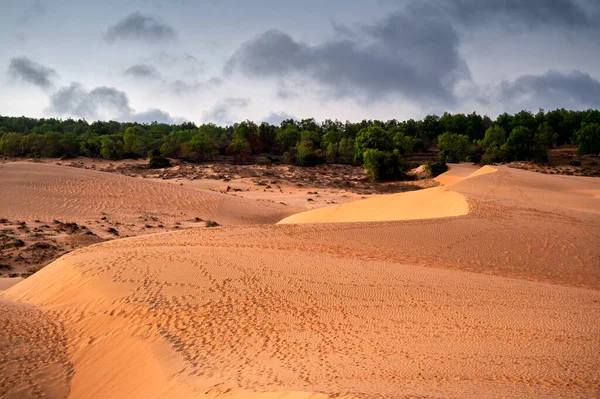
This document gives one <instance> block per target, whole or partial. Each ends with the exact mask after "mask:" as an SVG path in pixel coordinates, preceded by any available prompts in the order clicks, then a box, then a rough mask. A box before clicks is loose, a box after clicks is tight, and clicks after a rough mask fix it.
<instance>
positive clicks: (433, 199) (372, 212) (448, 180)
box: [279, 165, 497, 224]
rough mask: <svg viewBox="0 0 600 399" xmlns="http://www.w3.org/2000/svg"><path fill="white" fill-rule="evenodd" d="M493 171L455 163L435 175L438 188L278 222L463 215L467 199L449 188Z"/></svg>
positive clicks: (352, 220)
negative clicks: (449, 168)
mask: <svg viewBox="0 0 600 399" xmlns="http://www.w3.org/2000/svg"><path fill="white" fill-rule="evenodd" d="M496 171H497V169H495V168H493V167H491V166H485V167H483V168H481V169H476V168H473V167H472V166H463V165H454V166H453V167H452V169H451V170H450V171H449V172H447V173H444V174H442V175H440V176H438V177H437V178H436V180H437V181H438V182H439V183H440V184H442V186H441V187H432V188H427V189H424V190H419V191H412V192H407V193H398V194H388V195H378V196H375V197H373V198H369V199H366V200H363V201H355V202H349V203H345V204H339V205H333V206H329V207H326V208H320V209H315V210H311V211H307V212H303V213H297V214H295V215H292V216H288V217H287V218H285V219H283V220H281V221H280V222H279V223H280V224H297V223H340V222H379V221H391V220H415V219H437V218H443V217H452V216H460V215H466V214H467V213H468V212H469V204H468V203H467V200H466V198H465V197H464V196H463V195H461V194H460V193H458V192H456V191H453V190H451V189H450V188H451V187H452V186H453V185H454V184H456V183H458V182H460V181H463V180H466V179H470V178H474V177H477V176H481V175H485V174H488V173H494V172H496Z"/></svg>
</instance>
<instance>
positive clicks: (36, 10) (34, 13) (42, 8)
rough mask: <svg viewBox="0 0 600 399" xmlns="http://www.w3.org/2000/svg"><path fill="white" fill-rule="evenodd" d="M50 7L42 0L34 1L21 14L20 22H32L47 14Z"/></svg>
mask: <svg viewBox="0 0 600 399" xmlns="http://www.w3.org/2000/svg"><path fill="white" fill-rule="evenodd" d="M47 11H48V7H47V6H46V4H45V3H42V2H41V1H40V0H36V1H34V2H33V3H32V4H31V5H30V6H29V7H28V8H27V9H26V10H25V11H24V12H23V15H21V18H19V22H30V21H31V20H32V19H34V18H36V17H39V16H41V15H44V14H46V12H47Z"/></svg>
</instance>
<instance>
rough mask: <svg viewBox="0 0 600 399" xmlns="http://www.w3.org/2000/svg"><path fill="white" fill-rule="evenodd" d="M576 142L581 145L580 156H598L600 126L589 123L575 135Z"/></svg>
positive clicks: (599, 151)
mask: <svg viewBox="0 0 600 399" xmlns="http://www.w3.org/2000/svg"><path fill="white" fill-rule="evenodd" d="M575 141H576V142H577V144H579V150H578V151H577V152H578V153H579V154H591V155H598V153H600V124H598V123H589V124H587V125H585V126H583V127H582V128H581V129H579V130H578V131H577V133H575Z"/></svg>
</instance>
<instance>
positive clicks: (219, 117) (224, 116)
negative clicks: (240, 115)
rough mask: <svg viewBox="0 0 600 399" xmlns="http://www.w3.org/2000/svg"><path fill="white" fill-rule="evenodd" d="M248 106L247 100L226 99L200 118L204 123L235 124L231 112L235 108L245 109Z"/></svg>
mask: <svg viewBox="0 0 600 399" xmlns="http://www.w3.org/2000/svg"><path fill="white" fill-rule="evenodd" d="M249 104H250V99H248V98H226V99H224V100H222V101H220V102H218V103H217V104H216V105H215V106H214V107H212V108H211V109H210V110H208V111H207V112H205V113H204V114H203V115H202V116H203V119H204V121H205V122H213V123H217V124H223V125H230V124H232V123H234V122H237V119H236V118H235V116H234V115H232V111H233V110H234V109H236V108H246V107H247V106H248V105H249Z"/></svg>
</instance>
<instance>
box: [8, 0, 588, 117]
mask: <svg viewBox="0 0 600 399" xmlns="http://www.w3.org/2000/svg"><path fill="white" fill-rule="evenodd" d="M0 1H1V2H2V13H0V36H1V37H2V40H1V41H0V115H10V116H21V115H25V116H31V117H60V118H75V119H79V118H84V119H86V120H88V121H94V120H108V119H112V120H119V121H138V122H151V121H154V120H156V121H159V122H166V123H179V122H183V121H192V122H195V123H198V124H200V123H209V122H210V123H216V124H220V125H225V124H231V123H234V122H239V121H241V120H245V119H250V120H253V121H256V122H262V121H267V122H271V123H275V124H278V123H280V122H281V121H282V120H283V119H288V118H296V119H302V118H315V119H317V120H319V121H322V120H325V119H340V120H350V121H360V120H363V119H383V120H387V119H398V120H406V119H410V118H414V119H418V118H423V117H424V116H425V115H428V114H432V113H433V114H438V115H440V114H443V113H444V112H446V111H448V112H452V113H456V112H465V113H471V112H473V111H476V112H478V113H480V114H486V115H489V116H490V117H492V118H494V117H496V116H497V115H498V114H500V113H503V112H509V113H513V112H518V111H520V110H522V109H528V110H531V111H533V112H537V110H538V109H539V108H542V109H545V110H551V109H555V108H567V109H588V108H600V50H598V46H597V43H598V42H599V41H600V1H597V0H527V1H521V0H488V1H485V0H412V1H410V0H404V1H402V0H320V1H318V0H304V1H288V0H254V1H247V0H243V1H242V0H238V1H235V0H197V1H193V0H171V1H167V0H104V1H87V0H0Z"/></svg>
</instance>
